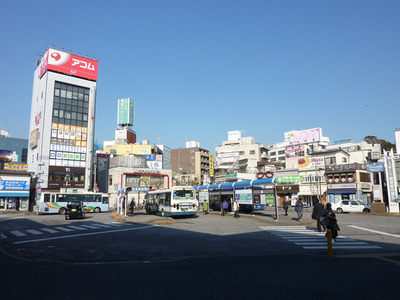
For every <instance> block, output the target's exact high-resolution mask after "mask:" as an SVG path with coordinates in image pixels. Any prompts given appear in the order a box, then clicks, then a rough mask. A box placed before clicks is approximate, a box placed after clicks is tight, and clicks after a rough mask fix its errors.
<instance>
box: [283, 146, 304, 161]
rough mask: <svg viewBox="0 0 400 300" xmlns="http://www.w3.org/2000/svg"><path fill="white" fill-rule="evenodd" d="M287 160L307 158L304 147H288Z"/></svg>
mask: <svg viewBox="0 0 400 300" xmlns="http://www.w3.org/2000/svg"><path fill="white" fill-rule="evenodd" d="M285 156H286V159H291V158H300V157H304V156H305V152H304V145H296V146H288V147H286V149H285Z"/></svg>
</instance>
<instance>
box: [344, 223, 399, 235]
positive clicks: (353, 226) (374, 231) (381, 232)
mask: <svg viewBox="0 0 400 300" xmlns="http://www.w3.org/2000/svg"><path fill="white" fill-rule="evenodd" d="M347 226H348V227H352V228H356V229H360V230H365V231H369V232H373V233H377V234H381V235H388V236H392V237H397V238H400V235H399V234H393V233H388V232H383V231H378V230H373V229H368V228H364V227H359V226H355V225H347Z"/></svg>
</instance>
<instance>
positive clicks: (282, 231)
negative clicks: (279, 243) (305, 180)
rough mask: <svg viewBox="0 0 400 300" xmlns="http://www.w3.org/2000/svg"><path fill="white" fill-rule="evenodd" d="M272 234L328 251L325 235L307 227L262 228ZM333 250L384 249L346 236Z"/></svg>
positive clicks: (305, 245) (340, 237) (311, 247)
mask: <svg viewBox="0 0 400 300" xmlns="http://www.w3.org/2000/svg"><path fill="white" fill-rule="evenodd" d="M260 229H262V230H266V231H268V232H270V233H271V234H273V235H275V236H277V237H280V238H282V239H285V240H287V241H288V242H291V243H293V244H295V245H297V246H300V247H302V248H304V249H308V250H324V249H325V250H326V249H327V241H326V237H325V233H321V232H318V231H316V230H315V229H314V228H308V227H307V226H260ZM332 248H333V249H357V250H361V249H380V248H382V247H380V246H375V245H370V244H369V243H367V242H363V241H358V240H354V239H350V238H346V237H344V236H340V235H339V236H338V237H337V238H336V242H334V243H333V244H332Z"/></svg>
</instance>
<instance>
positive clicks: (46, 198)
mask: <svg viewBox="0 0 400 300" xmlns="http://www.w3.org/2000/svg"><path fill="white" fill-rule="evenodd" d="M50 196H51V195H49V194H44V199H43V201H44V202H50Z"/></svg>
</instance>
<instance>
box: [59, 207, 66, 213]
mask: <svg viewBox="0 0 400 300" xmlns="http://www.w3.org/2000/svg"><path fill="white" fill-rule="evenodd" d="M58 213H59V214H60V215H65V208H64V207H61V208H60V210H59V211H58Z"/></svg>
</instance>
